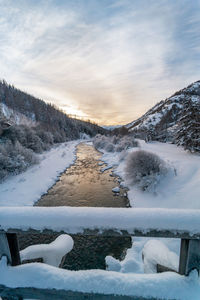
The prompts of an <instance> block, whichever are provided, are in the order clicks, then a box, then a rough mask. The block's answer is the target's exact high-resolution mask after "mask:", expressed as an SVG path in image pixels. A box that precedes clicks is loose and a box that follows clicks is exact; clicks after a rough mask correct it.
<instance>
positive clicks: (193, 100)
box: [126, 81, 200, 144]
mask: <svg viewBox="0 0 200 300" xmlns="http://www.w3.org/2000/svg"><path fill="white" fill-rule="evenodd" d="M188 106H191V107H193V108H192V109H193V110H196V111H197V113H198V116H196V117H197V120H196V121H197V123H198V122H200V111H199V109H200V81H197V82H194V83H192V84H191V85H189V86H188V87H186V88H184V89H182V90H180V91H178V92H176V93H175V94H174V95H172V96H171V97H169V98H167V99H166V100H162V101H160V102H159V103H158V104H156V105H155V106H154V107H153V108H151V109H150V110H149V111H147V112H146V113H145V114H144V115H143V116H142V117H140V118H139V119H137V120H135V121H133V122H131V123H129V124H127V125H126V127H127V128H128V130H129V132H134V133H135V134H136V135H138V136H140V137H141V136H142V137H145V138H147V139H152V140H161V141H167V140H168V141H175V142H176V134H177V131H178V130H180V126H181V124H180V120H181V119H182V118H183V116H184V114H186V113H188ZM186 107H187V109H186ZM191 118H193V114H191ZM179 144H181V143H179Z"/></svg>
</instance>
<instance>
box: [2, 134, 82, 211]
mask: <svg viewBox="0 0 200 300" xmlns="http://www.w3.org/2000/svg"><path fill="white" fill-rule="evenodd" d="M79 142H80V140H79V141H72V142H67V143H63V144H61V145H59V146H57V147H54V148H52V149H51V150H50V151H47V152H45V153H43V154H40V155H39V159H40V163H39V164H38V165H35V166H33V167H31V168H29V169H28V170H27V171H26V172H24V173H21V174H19V175H16V176H13V177H10V178H9V179H7V180H6V181H5V182H3V183H2V184H0V206H30V205H31V206H32V205H33V204H34V203H35V202H36V201H37V200H39V199H40V197H41V195H42V194H44V193H46V192H47V190H48V189H49V188H50V187H51V186H52V185H53V184H54V183H55V181H56V180H57V179H58V176H59V175H60V173H62V172H63V171H64V170H65V169H66V168H67V167H69V166H70V165H71V164H72V163H73V162H74V160H75V158H76V153H75V152H76V145H77V144H78V143H79Z"/></svg>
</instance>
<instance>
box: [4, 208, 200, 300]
mask: <svg viewBox="0 0 200 300" xmlns="http://www.w3.org/2000/svg"><path fill="white" fill-rule="evenodd" d="M18 233H20V234H21V233H23V234H36V233H37V234H38V233H41V234H42V233H45V234H52V233H67V234H72V235H90V236H91V235H94V236H140V237H156V238H157V237H159V238H160V237H163V238H180V239H181V247H180V260H179V274H180V275H186V276H187V275H188V274H189V273H190V272H191V270H193V269H197V270H198V271H199V269H200V211H199V210H184V209H181V210H176V209H159V208H153V209H143V208H129V209H127V208H91V207H87V208H86V207H76V208H75V207H48V208H47V207H2V208H0V257H2V256H7V259H8V263H9V264H11V265H18V264H20V256H19V248H18V242H17V234H18ZM158 267H159V268H160V270H161V271H163V270H164V269H165V268H164V267H163V269H162V266H158ZM68 272H69V271H68ZM88 272H89V271H88ZM102 272H103V271H102ZM104 272H106V271H104ZM107 273H109V272H107ZM107 273H105V274H107ZM77 274H78V273H77ZM68 276H69V274H68ZM105 276H106V275H104V277H105ZM119 276H120V273H119ZM122 276H123V275H122ZM108 280H109V279H108ZM33 292H34V293H33ZM16 293H17V295H19V297H24V298H25V297H26V298H30V295H32V296H33V294H34V297H33V298H35V299H36V297H38V299H45V297H47V295H49V297H51V299H60V298H62V299H65V298H64V297H66V299H85V298H84V297H86V296H87V297H88V298H87V297H86V298H87V299H104V298H105V297H106V295H104V294H101V293H99V294H98V293H96V292H95V297H96V298H94V294H92V293H89V292H88V293H87V292H85V293H82V291H79V290H76V291H70V290H67V289H59V288H58V289H57V291H56V292H55V290H53V289H52V290H51V289H50V288H46V289H44V288H43V289H40V288H38V287H34V286H32V287H30V286H27V287H24V286H23V288H22V286H18V287H15V288H10V287H7V286H6V284H3V285H2V282H1V281H0V296H4V297H5V295H10V297H12V295H14V294H15V295H16ZM122 294H123V293H122ZM44 295H46V296H45V297H44ZM53 295H54V296H53ZM53 297H54V298H53ZM56 297H57V298H56ZM70 297H71V298H70ZM90 297H91V298H90ZM92 297H93V298H92ZM98 297H99V298H98ZM113 297H114V298H115V299H122V296H121V295H120V293H119V294H117V293H115V296H113ZM109 299H112V297H111V295H110V296H109ZM123 299H134V297H133V296H132V298H130V296H128V295H126V294H124V296H123ZM135 299H138V297H136V298H135ZM141 299H143V298H141ZM152 299H153V298H152Z"/></svg>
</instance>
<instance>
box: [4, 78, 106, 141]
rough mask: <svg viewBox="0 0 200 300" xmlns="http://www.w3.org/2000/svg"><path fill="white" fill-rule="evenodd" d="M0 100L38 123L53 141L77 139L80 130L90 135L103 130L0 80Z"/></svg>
mask: <svg viewBox="0 0 200 300" xmlns="http://www.w3.org/2000/svg"><path fill="white" fill-rule="evenodd" d="M0 102H2V103H4V104H6V105H7V106H8V107H10V108H12V109H13V110H14V111H16V112H19V113H21V114H23V115H25V116H26V117H27V118H29V119H31V120H32V121H35V122H37V123H39V124H40V128H41V129H42V130H43V129H44V130H45V131H48V132H51V133H52V135H53V136H54V139H55V142H64V141H66V140H72V139H77V138H79V137H80V133H81V132H82V133H86V134H88V135H91V136H94V135H96V134H97V133H104V132H105V130H104V129H103V128H101V127H99V126H98V125H96V124H93V123H90V122H84V121H81V120H77V119H72V118H69V117H68V116H67V115H66V114H65V113H64V112H63V111H61V110H59V109H58V108H57V107H55V106H54V105H52V104H48V103H46V102H44V101H43V100H40V99H37V98H35V97H33V96H31V95H29V94H27V93H25V92H22V91H20V90H19V89H16V88H15V87H14V86H12V85H9V84H7V83H6V82H5V81H0Z"/></svg>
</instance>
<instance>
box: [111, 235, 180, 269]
mask: <svg viewBox="0 0 200 300" xmlns="http://www.w3.org/2000/svg"><path fill="white" fill-rule="evenodd" d="M169 248H170V249H171V251H170V250H169ZM179 253H180V240H179V239H172V238H171V239H166V238H157V239H156V240H155V239H154V240H152V239H151V238H142V237H132V247H131V248H129V249H127V253H126V257H125V259H124V260H122V261H120V260H117V259H115V258H113V257H112V256H107V257H106V265H107V270H109V271H118V272H121V273H138V274H142V273H144V272H145V273H152V272H153V273H156V264H158V263H159V264H161V265H164V266H166V267H168V268H172V269H174V270H177V269H178V261H179V258H178V257H179Z"/></svg>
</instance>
